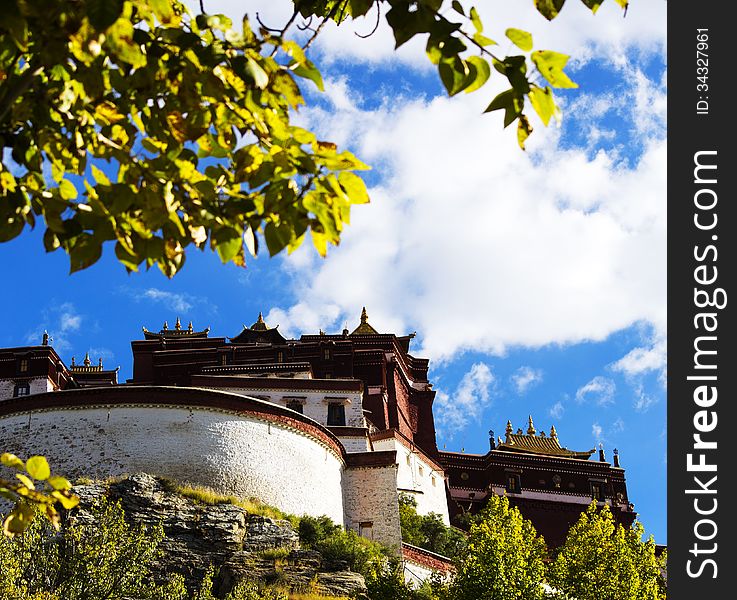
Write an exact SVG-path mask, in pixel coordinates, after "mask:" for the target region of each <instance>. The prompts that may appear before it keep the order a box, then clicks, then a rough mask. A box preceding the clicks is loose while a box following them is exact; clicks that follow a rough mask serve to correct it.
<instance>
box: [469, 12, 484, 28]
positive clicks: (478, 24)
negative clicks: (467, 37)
mask: <svg viewBox="0 0 737 600" xmlns="http://www.w3.org/2000/svg"><path fill="white" fill-rule="evenodd" d="M471 22H472V23H473V26H474V27H475V28H476V33H481V32H482V31H483V30H484V25H483V23H481V19H480V18H479V13H478V12H476V7H475V6H472V7H471Z"/></svg>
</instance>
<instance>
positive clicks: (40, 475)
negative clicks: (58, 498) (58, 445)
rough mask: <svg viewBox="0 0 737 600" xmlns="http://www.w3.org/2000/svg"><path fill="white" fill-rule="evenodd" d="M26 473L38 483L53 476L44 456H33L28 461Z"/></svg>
mask: <svg viewBox="0 0 737 600" xmlns="http://www.w3.org/2000/svg"><path fill="white" fill-rule="evenodd" d="M26 471H28V474H29V475H30V476H31V477H33V478H34V479H37V480H38V481H45V480H46V479H48V478H49V475H51V469H50V468H49V463H48V462H47V460H46V458H44V457H43V456H31V458H29V459H28V460H27V461H26Z"/></svg>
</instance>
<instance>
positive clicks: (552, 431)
mask: <svg viewBox="0 0 737 600" xmlns="http://www.w3.org/2000/svg"><path fill="white" fill-rule="evenodd" d="M550 437H551V438H553V439H555V440H557V439H558V432H557V431H556V430H555V425H552V426H551V427H550Z"/></svg>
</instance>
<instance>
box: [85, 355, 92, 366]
mask: <svg viewBox="0 0 737 600" xmlns="http://www.w3.org/2000/svg"><path fill="white" fill-rule="evenodd" d="M90 364H91V361H90V353H89V352H85V355H84V366H85V367H89V366H90Z"/></svg>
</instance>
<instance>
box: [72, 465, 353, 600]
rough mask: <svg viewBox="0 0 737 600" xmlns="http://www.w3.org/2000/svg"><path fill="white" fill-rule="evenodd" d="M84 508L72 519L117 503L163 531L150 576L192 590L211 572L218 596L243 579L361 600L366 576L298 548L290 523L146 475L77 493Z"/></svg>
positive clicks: (84, 487) (130, 515) (130, 516)
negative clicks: (101, 501) (105, 501)
mask: <svg viewBox="0 0 737 600" xmlns="http://www.w3.org/2000/svg"><path fill="white" fill-rule="evenodd" d="M74 491H75V492H76V493H77V494H78V495H79V496H80V498H81V500H82V502H81V507H80V509H79V510H78V511H75V514H76V516H75V517H74V518H78V519H87V518H90V515H89V513H87V512H86V511H85V507H89V506H90V505H92V504H93V503H94V502H95V500H96V499H97V498H100V497H102V496H107V497H108V498H110V499H112V500H119V501H120V503H121V506H122V507H123V510H124V511H125V514H126V519H128V520H130V521H131V522H135V523H143V524H145V525H147V526H156V525H158V524H159V523H161V524H162V527H163V530H164V536H165V537H164V539H163V541H162V544H161V548H162V550H163V555H162V559H161V562H160V564H157V565H154V572H155V573H159V574H163V573H166V572H177V573H181V574H182V575H184V577H185V580H186V582H187V584H188V585H190V586H194V585H196V584H197V582H199V581H201V579H202V576H203V575H204V573H205V572H206V571H207V569H208V568H209V567H210V566H213V567H215V569H217V570H218V572H219V574H218V576H217V578H216V581H215V584H216V591H217V592H218V594H219V595H222V594H225V593H227V592H228V591H230V590H231V589H232V588H233V587H234V586H235V585H236V584H237V583H238V582H239V581H240V580H242V579H256V580H259V581H262V582H264V583H279V584H280V585H282V586H285V587H288V588H289V589H292V590H295V591H300V590H311V591H314V592H317V593H320V594H324V595H329V596H351V597H356V596H361V595H363V594H365V592H366V584H365V582H364V580H363V577H362V576H361V575H359V574H358V573H353V572H351V571H349V570H348V569H347V566H346V564H345V563H343V562H340V561H327V560H325V559H324V558H323V557H322V556H321V555H320V553H319V552H315V551H311V550H302V549H299V536H298V534H297V533H296V532H295V531H294V529H293V528H292V526H291V524H290V523H289V521H281V520H275V519H270V518H268V517H263V516H259V515H253V514H249V513H248V511H246V510H245V509H244V508H242V507H240V506H235V505H233V504H205V503H201V502H198V501H197V500H196V499H193V498H190V497H187V496H184V495H182V494H179V493H177V492H176V491H172V489H171V486H169V485H168V484H167V483H166V482H163V481H161V480H159V479H157V478H155V477H152V476H151V475H148V474H145V473H139V474H136V475H131V476H130V477H127V478H126V479H123V480H121V481H117V482H112V483H92V484H88V485H78V486H75V488H74Z"/></svg>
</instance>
